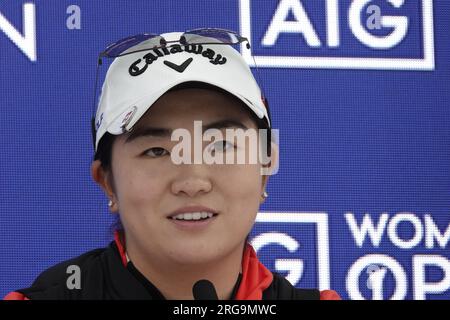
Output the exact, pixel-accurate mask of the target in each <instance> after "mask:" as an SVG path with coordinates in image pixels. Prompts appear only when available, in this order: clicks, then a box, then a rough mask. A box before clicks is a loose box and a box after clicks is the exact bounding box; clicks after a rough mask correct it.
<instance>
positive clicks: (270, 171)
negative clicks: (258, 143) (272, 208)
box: [261, 142, 279, 199]
mask: <svg viewBox="0 0 450 320" xmlns="http://www.w3.org/2000/svg"><path fill="white" fill-rule="evenodd" d="M269 159H270V161H268V163H267V164H263V165H262V168H261V175H262V185H261V194H263V193H264V192H265V191H266V186H267V182H268V180H269V176H271V175H274V174H276V173H277V172H278V163H279V162H278V160H279V149H278V145H277V144H276V143H275V142H271V150H270V157H269ZM264 199H265V198H264Z"/></svg>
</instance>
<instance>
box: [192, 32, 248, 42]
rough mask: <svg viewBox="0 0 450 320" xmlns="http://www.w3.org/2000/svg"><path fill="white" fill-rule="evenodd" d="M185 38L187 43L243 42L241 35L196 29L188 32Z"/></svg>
mask: <svg viewBox="0 0 450 320" xmlns="http://www.w3.org/2000/svg"><path fill="white" fill-rule="evenodd" d="M183 36H184V37H185V39H186V42H187V43H202V42H203V43H204V42H217V43H226V44H236V43H239V42H241V37H240V36H239V35H237V34H236V33H234V32H233V31H228V30H224V29H195V30H190V31H186V32H185V33H184V34H183Z"/></svg>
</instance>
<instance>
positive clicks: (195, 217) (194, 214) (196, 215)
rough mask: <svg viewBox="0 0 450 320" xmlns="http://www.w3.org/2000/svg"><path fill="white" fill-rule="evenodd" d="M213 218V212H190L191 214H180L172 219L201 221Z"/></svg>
mask: <svg viewBox="0 0 450 320" xmlns="http://www.w3.org/2000/svg"><path fill="white" fill-rule="evenodd" d="M212 216H213V214H212V213H211V212H189V213H180V214H178V215H176V216H173V217H171V218H172V219H175V220H200V219H205V218H211V217H212Z"/></svg>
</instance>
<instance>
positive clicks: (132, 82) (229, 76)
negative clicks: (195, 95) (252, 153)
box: [95, 32, 270, 150]
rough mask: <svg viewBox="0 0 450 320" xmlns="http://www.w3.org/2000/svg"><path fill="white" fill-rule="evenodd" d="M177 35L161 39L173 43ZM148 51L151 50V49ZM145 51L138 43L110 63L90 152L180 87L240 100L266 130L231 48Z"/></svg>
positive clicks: (251, 81) (253, 89)
mask: <svg viewBox="0 0 450 320" xmlns="http://www.w3.org/2000/svg"><path fill="white" fill-rule="evenodd" d="M182 34H183V33H181V32H172V33H165V34H162V35H161V37H163V38H164V39H165V40H167V41H168V42H171V41H175V42H178V40H179V39H180V36H181V35H182ZM150 47H153V46H150ZM146 48H147V49H148V48H149V44H148V43H146V41H143V42H141V43H139V44H137V45H135V46H133V47H131V48H129V49H127V50H126V51H128V52H133V53H130V54H127V55H122V56H120V57H117V58H115V59H114V61H113V62H112V63H111V65H110V67H109V69H108V71H107V73H106V77H105V81H104V83H103V87H102V92H101V95H100V100H99V105H98V109H97V113H96V117H95V129H96V130H95V132H96V134H95V150H97V148H98V144H99V141H100V139H101V138H102V137H103V135H104V134H105V133H106V132H109V133H111V134H113V135H119V134H122V133H125V132H129V131H130V130H131V129H132V128H133V126H134V124H136V122H137V121H138V120H139V119H140V118H141V117H142V116H143V115H144V114H145V112H146V111H147V110H148V109H149V108H151V106H152V105H153V103H154V102H156V100H157V99H158V98H160V97H161V96H162V95H163V94H164V93H166V92H167V91H169V90H170V89H172V88H174V87H175V86H177V85H179V84H181V83H185V82H192V81H195V82H203V83H206V84H210V85H213V86H216V87H219V88H221V89H223V90H225V91H227V92H229V93H230V94H232V95H233V96H235V97H237V98H238V99H240V100H241V101H242V102H244V104H245V105H247V106H248V107H249V108H250V109H251V110H252V111H253V112H254V113H255V115H256V116H257V117H258V118H259V119H264V120H266V122H267V125H268V127H270V119H269V115H268V110H267V108H266V105H265V103H264V101H263V100H264V98H263V97H262V93H261V90H260V88H259V86H258V84H257V82H256V80H255V78H254V77H253V74H252V72H251V70H250V68H249V66H248V65H247V63H246V62H245V60H244V58H243V57H242V55H241V54H240V53H239V52H238V51H237V50H235V49H234V48H233V47H232V46H231V45H223V44H220V45H219V44H207V45H206V44H189V45H182V44H180V43H178V44H171V45H167V46H166V47H163V48H158V49H151V50H145V51H140V52H134V51H136V50H139V49H146Z"/></svg>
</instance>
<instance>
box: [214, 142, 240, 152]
mask: <svg viewBox="0 0 450 320" xmlns="http://www.w3.org/2000/svg"><path fill="white" fill-rule="evenodd" d="M233 148H234V144H233V143H231V142H229V141H226V140H220V141H216V142H214V143H212V144H210V145H209V146H208V149H209V151H213V152H225V151H227V150H230V149H233Z"/></svg>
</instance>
